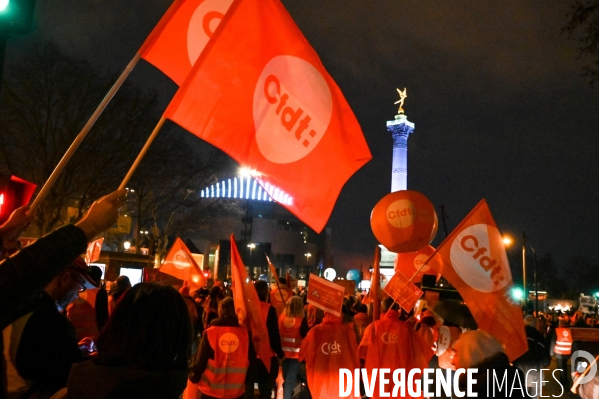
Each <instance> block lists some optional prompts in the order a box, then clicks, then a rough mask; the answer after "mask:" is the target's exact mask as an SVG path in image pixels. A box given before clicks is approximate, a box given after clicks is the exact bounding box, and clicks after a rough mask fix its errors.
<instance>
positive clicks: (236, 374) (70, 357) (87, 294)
mask: <svg viewBox="0 0 599 399" xmlns="http://www.w3.org/2000/svg"><path fill="white" fill-rule="evenodd" d="M124 195H125V192H124V190H123V191H117V192H114V193H112V194H109V195H108V196H106V197H104V198H102V199H100V200H98V201H96V202H94V204H93V205H92V206H91V207H90V209H89V210H88V212H87V213H86V214H85V215H84V217H83V218H82V219H81V220H80V221H79V222H77V223H75V224H74V225H68V226H65V227H62V228H60V229H58V230H56V231H55V232H53V233H51V234H49V235H47V236H45V237H42V238H40V239H38V240H37V241H36V242H35V243H33V244H31V245H30V246H27V247H25V248H24V249H22V250H21V251H19V252H17V253H15V254H13V255H11V256H10V257H7V258H5V259H3V260H2V261H0V262H1V263H0V322H1V323H2V326H1V327H2V330H3V334H2V349H3V354H4V362H3V363H2V382H3V383H2V390H0V397H2V398H4V397H5V398H55V399H59V398H92V399H93V398H173V399H175V398H180V397H182V395H183V396H184V397H185V398H199V397H201V398H207V399H210V398H252V399H253V398H255V397H256V396H259V397H260V398H271V397H273V396H274V395H275V393H277V395H278V396H280V397H282V398H284V399H291V398H293V397H302V398H315V399H321V398H322V399H324V398H333V397H339V390H340V381H339V378H340V376H339V370H340V369H342V368H343V369H350V370H353V369H358V368H363V369H366V370H367V371H368V372H371V371H372V370H374V369H384V368H388V369H390V370H394V369H407V370H410V369H413V368H418V369H424V368H427V367H434V368H441V369H445V370H455V369H456V368H468V367H476V368H478V369H479V374H481V376H480V378H479V380H480V381H484V380H485V376H484V375H483V374H484V373H488V372H489V370H500V371H507V372H508V373H510V374H511V375H513V374H520V375H522V376H524V375H528V374H530V373H528V372H529V371H530V370H532V369H536V370H539V369H541V368H546V367H547V366H549V362H550V361H551V357H550V356H555V358H556V360H557V362H558V368H560V366H564V367H563V369H564V370H566V367H565V362H566V361H567V359H568V358H569V356H570V354H571V353H572V349H573V347H574V349H576V343H575V342H573V341H572V340H571V339H570V340H568V339H567V338H564V337H567V335H568V334H567V333H566V334H564V331H566V330H567V329H568V328H569V327H570V326H572V327H583V326H592V327H597V323H596V321H594V320H592V318H591V319H589V318H585V317H583V316H582V315H580V314H574V315H573V317H570V315H567V314H563V315H559V314H551V315H539V316H538V317H535V316H533V315H528V316H526V317H525V319H524V321H525V324H526V335H527V337H528V343H529V349H528V351H527V352H526V353H525V354H524V355H523V356H522V357H521V358H519V359H516V360H515V361H513V362H511V363H510V361H509V359H508V358H507V356H506V354H505V351H504V348H503V347H502V345H501V344H500V343H499V342H497V341H496V340H495V338H493V336H492V334H490V333H489V332H484V331H479V330H471V331H469V330H468V329H466V328H464V327H463V326H460V325H457V324H454V323H451V322H450V321H449V320H442V319H440V318H439V317H438V315H437V314H435V313H434V312H433V311H432V310H433V309H426V307H425V308H421V309H419V310H418V312H416V313H414V311H412V312H409V313H407V312H405V311H404V310H402V309H400V308H399V307H398V305H397V304H396V303H395V301H394V300H393V299H392V298H385V299H384V300H383V301H382V303H381V316H380V319H379V320H373V317H372V301H371V300H370V298H368V297H367V296H364V295H363V294H358V295H352V296H348V297H347V298H346V299H345V301H344V304H343V307H342V311H341V313H340V315H335V314H332V313H328V312H324V311H323V310H321V309H320V308H318V307H317V306H315V305H313V304H310V303H307V302H306V292H305V290H303V289H296V290H295V292H294V291H292V290H291V289H290V288H289V287H288V285H287V281H286V280H285V279H283V278H281V279H280V282H278V283H277V284H276V285H275V286H274V287H272V288H271V286H270V285H269V284H268V283H266V282H263V281H256V282H255V283H254V288H255V290H256V292H257V296H258V298H259V300H260V307H259V312H260V316H261V321H262V322H263V323H264V326H265V327H266V331H267V332H268V341H269V346H270V350H269V352H268V358H266V359H264V358H261V357H260V356H259V355H258V354H257V351H256V348H255V347H254V344H255V342H256V341H255V337H253V335H252V331H249V330H248V329H246V328H245V327H244V326H243V325H240V323H239V319H238V314H237V310H236V306H235V303H234V300H233V298H232V291H231V289H230V288H227V287H224V286H223V285H221V284H220V283H219V282H215V281H213V280H211V279H209V284H208V285H207V286H206V287H204V288H202V289H199V290H197V291H195V292H192V293H190V292H189V287H187V286H183V287H180V288H179V289H178V290H177V289H175V288H174V287H171V286H167V285H160V284H157V283H148V282H144V283H139V284H136V285H135V286H131V283H130V281H129V279H128V278H127V277H126V276H120V277H119V278H118V279H117V280H116V281H114V282H104V281H102V279H101V276H102V272H101V270H100V269H99V268H97V267H95V266H88V265H86V264H85V262H84V261H83V258H81V256H80V254H81V253H84V252H85V248H86V246H87V242H88V241H91V240H92V239H94V238H95V237H96V236H97V235H98V234H100V233H101V232H103V231H104V230H105V229H107V228H108V227H110V226H112V224H113V223H114V222H115V221H116V218H117V216H118V208H119V206H120V204H121V202H122V200H123V197H124ZM30 221H31V217H30V216H28V214H27V209H26V208H20V209H18V210H16V211H15V212H14V213H13V214H12V215H11V217H10V218H9V220H8V221H7V222H6V223H4V224H3V225H2V226H0V239H1V240H2V241H3V242H8V241H11V240H14V239H15V238H16V237H18V234H19V233H20V232H21V231H22V230H23V228H25V227H26V225H27V224H28V223H29V222H30ZM583 324H584V325H583ZM261 353H262V352H261ZM262 356H264V354H262ZM450 372H451V371H450ZM527 373H528V374H527ZM530 375H532V376H533V380H534V381H536V383H537V384H539V383H540V379H541V376H540V375H538V374H537V375H535V374H534V373H532V374H530ZM560 378H561V382H562V384H563V385H564V387H565V388H566V389H567V388H569V387H570V385H571V382H570V380H569V376H568V373H562V376H561V377H560ZM522 380H523V381H526V382H527V385H528V392H522V397H528V396H529V395H530V396H538V392H534V389H533V388H534V384H530V382H531V381H530V380H529V379H528V378H526V379H525V378H523V379H522ZM377 384H378V382H375V383H374V385H373V386H370V385H369V386H365V385H364V383H363V382H360V389H359V391H360V394H359V395H356V390H354V389H352V390H351V392H350V393H349V397H350V398H354V397H357V396H360V397H365V396H369V397H373V398H378V397H380V396H381V392H379V388H378V385H377ZM256 385H257V388H258V392H256V390H255V386H256ZM537 386H538V385H537ZM475 389H476V390H477V391H478V392H480V394H479V397H485V396H486V395H485V394H484V392H483V390H484V388H483V387H482V386H477V387H475ZM367 394H368V395H367ZM512 397H515V396H512Z"/></svg>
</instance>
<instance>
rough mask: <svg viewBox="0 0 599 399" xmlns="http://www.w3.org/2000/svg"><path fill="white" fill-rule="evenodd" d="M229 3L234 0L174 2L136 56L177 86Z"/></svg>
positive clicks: (207, 40)
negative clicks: (138, 55) (158, 70)
mask: <svg viewBox="0 0 599 399" xmlns="http://www.w3.org/2000/svg"><path fill="white" fill-rule="evenodd" d="M232 3H233V0H175V2H173V4H172V5H171V6H170V7H169V9H168V10H167V12H166V13H165V14H164V16H163V17H162V19H161V20H160V22H158V24H157V25H156V27H155V28H154V30H153V31H152V33H150V35H149V36H148V38H147V39H146V41H145V42H144V44H143V45H142V47H141V49H140V50H139V54H140V55H141V57H142V58H143V59H144V60H146V61H148V62H149V63H150V64H152V65H154V66H155V67H156V68H158V69H160V70H161V71H162V72H163V73H164V74H165V75H167V76H168V77H169V78H171V79H172V80H173V81H174V82H175V83H176V84H177V85H179V86H180V85H181V84H183V82H184V81H185V78H186V77H187V75H188V74H189V71H191V67H192V66H193V64H194V63H195V62H196V60H197V59H198V57H199V56H200V54H201V53H202V51H203V50H204V48H205V47H206V44H208V42H209V41H210V38H211V37H212V35H213V34H214V31H215V30H216V27H217V26H218V25H219V23H220V21H221V20H222V19H223V17H224V15H225V14H226V13H227V10H228V9H229V7H230V6H231V4H232Z"/></svg>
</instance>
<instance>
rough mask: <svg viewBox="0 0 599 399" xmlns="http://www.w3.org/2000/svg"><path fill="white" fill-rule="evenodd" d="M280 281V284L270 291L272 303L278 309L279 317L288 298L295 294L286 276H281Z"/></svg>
mask: <svg viewBox="0 0 599 399" xmlns="http://www.w3.org/2000/svg"><path fill="white" fill-rule="evenodd" d="M279 283H280V284H279V286H278V287H277V288H275V289H274V290H272V291H271V292H270V304H271V305H272V306H274V308H275V309H276V310H277V317H281V314H283V310H285V304H286V303H287V300H288V299H289V298H291V297H292V296H293V291H291V289H290V288H289V287H287V280H286V279H285V278H283V277H281V278H279Z"/></svg>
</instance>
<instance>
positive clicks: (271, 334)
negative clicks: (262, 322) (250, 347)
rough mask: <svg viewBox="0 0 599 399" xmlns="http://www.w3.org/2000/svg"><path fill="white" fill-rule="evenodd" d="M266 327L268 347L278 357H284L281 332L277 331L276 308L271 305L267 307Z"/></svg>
mask: <svg viewBox="0 0 599 399" xmlns="http://www.w3.org/2000/svg"><path fill="white" fill-rule="evenodd" d="M266 329H267V330H268V339H269V340H270V348H271V349H272V351H273V352H274V353H275V354H276V355H277V357H278V358H279V359H282V358H284V357H285V352H283V345H281V334H280V333H279V318H278V317H277V310H276V309H275V308H273V307H272V306H271V307H270V308H269V309H268V316H266Z"/></svg>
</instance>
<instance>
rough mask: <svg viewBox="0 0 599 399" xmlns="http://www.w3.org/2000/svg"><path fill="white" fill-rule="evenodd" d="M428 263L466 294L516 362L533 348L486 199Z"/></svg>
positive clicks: (473, 309) (480, 321)
mask: <svg viewBox="0 0 599 399" xmlns="http://www.w3.org/2000/svg"><path fill="white" fill-rule="evenodd" d="M427 265H429V266H430V267H431V268H433V269H435V270H436V271H437V272H438V273H440V274H441V275H442V276H443V277H445V278H446V279H447V281H449V283H450V284H451V285H453V286H454V287H455V288H456V289H457V290H458V292H459V293H460V294H461V295H462V298H463V299H464V302H465V303H466V305H468V308H470V311H471V312H472V316H474V319H475V320H476V322H477V323H478V328H479V329H481V330H484V331H487V332H488V333H490V334H491V335H493V336H494V337H495V338H496V339H497V340H498V341H499V342H500V343H501V344H502V345H503V346H504V348H505V351H506V354H507V355H508V357H509V358H510V360H514V359H516V358H518V357H519V356H521V355H522V354H523V353H524V352H526V351H527V350H528V343H527V341H526V335H525V333H524V322H523V320H522V311H521V309H520V306H519V304H517V303H513V302H512V300H511V296H510V289H511V287H512V285H513V281H512V273H511V271H510V266H509V264H508V261H507V256H506V253H505V247H504V246H503V241H502V237H501V233H500V232H499V230H498V229H497V225H496V224H495V221H494V220H493V216H491V212H490V210H489V207H488V206H487V202H486V201H485V200H484V199H483V200H482V201H481V202H479V204H478V205H477V206H476V207H475V208H474V209H473V210H472V211H471V212H470V213H469V214H468V216H466V218H465V219H464V220H463V221H462V222H461V223H460V224H459V225H458V227H456V229H455V230H454V231H452V232H451V234H450V235H449V236H448V237H447V238H446V239H445V240H444V241H443V242H442V243H441V245H439V247H438V248H437V250H436V252H435V253H434V254H433V255H432V256H431V257H430V258H429V260H428V261H427Z"/></svg>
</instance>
